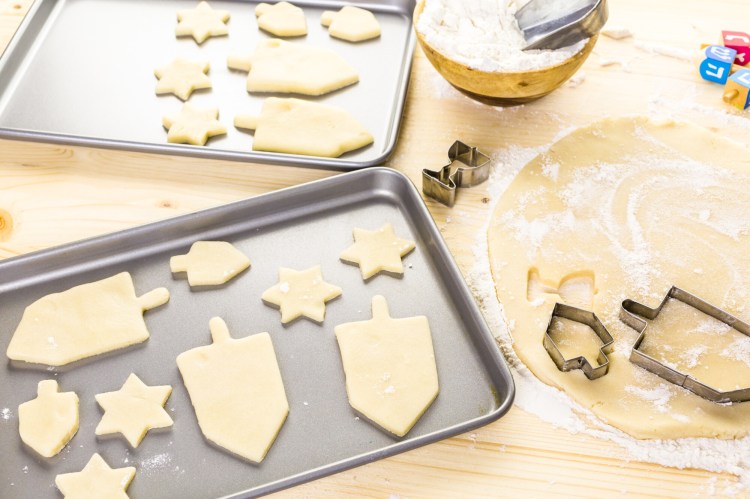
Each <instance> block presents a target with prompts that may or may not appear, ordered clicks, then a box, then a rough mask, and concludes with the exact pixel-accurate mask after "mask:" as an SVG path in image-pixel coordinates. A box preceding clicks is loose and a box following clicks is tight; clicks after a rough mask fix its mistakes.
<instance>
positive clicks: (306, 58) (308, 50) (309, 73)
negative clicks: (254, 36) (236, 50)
mask: <svg viewBox="0 0 750 499" xmlns="http://www.w3.org/2000/svg"><path fill="white" fill-rule="evenodd" d="M227 66H229V67H230V68H231V69H237V70H240V71H247V72H248V75H247V91H248V92H280V93H296V94H304V95H323V94H327V93H329V92H333V91H334V90H338V89H340V88H343V87H346V86H349V85H352V84H354V83H357V82H358V81H359V74H358V73H357V71H356V70H355V69H354V68H353V67H352V66H351V65H350V64H349V63H348V62H346V61H345V60H344V59H343V58H342V57H341V56H340V55H338V54H337V53H336V52H334V51H332V50H329V49H326V48H321V47H314V46H310V45H304V44H302V43H291V42H285V41H284V40H277V39H271V40H262V41H261V42H260V43H258V47H257V48H256V50H255V52H254V53H252V54H249V55H243V54H234V55H230V56H229V57H228V58H227Z"/></svg>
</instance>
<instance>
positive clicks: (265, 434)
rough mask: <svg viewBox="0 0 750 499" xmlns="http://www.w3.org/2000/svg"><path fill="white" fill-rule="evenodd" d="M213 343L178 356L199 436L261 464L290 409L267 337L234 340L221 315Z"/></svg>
mask: <svg viewBox="0 0 750 499" xmlns="http://www.w3.org/2000/svg"><path fill="white" fill-rule="evenodd" d="M209 328H210V329H211V338H212V339H213V343H212V344H211V345H206V346H202V347H196V348H193V349H192V350H188V351H187V352H183V353H181V354H180V355H178V356H177V368H178V369H179V370H180V374H181V375H182V379H183V380H184V382H185V388H187V391H188V394H189V395H190V401H191V402H192V404H193V408H194V409H195V415H196V417H197V418H198V426H200V429H201V431H202V432H203V435H205V436H206V438H207V439H208V440H210V441H211V442H213V443H214V444H216V445H218V446H219V447H222V448H224V449H226V450H228V451H229V452H231V453H232V454H235V455H237V456H240V457H242V458H244V459H247V460H250V461H252V462H254V463H260V462H261V461H263V458H265V456H266V453H268V450H269V449H270V448H271V445H273V442H274V440H276V436H277V435H278V434H279V431H280V430H281V427H282V426H283V425H284V421H286V417H287V415H288V414H289V402H288V401H287V398H286V391H285V390H284V383H283V381H282V379H281V371H280V370H279V364H278V362H277V361H276V353H275V351H274V349H273V343H272V341H271V336H270V335H269V334H268V333H258V334H253V335H251V336H246V337H244V338H239V339H235V338H232V337H231V336H230V334H229V329H228V328H227V325H226V323H225V322H224V320H223V319H221V318H220V317H214V318H212V319H211V321H210V322H209Z"/></svg>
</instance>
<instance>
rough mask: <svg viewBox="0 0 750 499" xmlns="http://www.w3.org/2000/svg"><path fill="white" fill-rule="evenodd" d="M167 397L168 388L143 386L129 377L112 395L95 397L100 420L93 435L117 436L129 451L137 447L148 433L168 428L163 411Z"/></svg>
mask: <svg viewBox="0 0 750 499" xmlns="http://www.w3.org/2000/svg"><path fill="white" fill-rule="evenodd" d="M171 393H172V387H171V386H169V385H164V386H147V385H145V384H144V383H143V381H141V379H140V378H139V377H138V376H136V375H135V374H133V373H131V374H130V376H128V379H127V380H126V381H125V384H123V385H122V388H120V389H119V390H117V391H116V392H107V393H99V394H97V395H96V401H97V403H98V404H99V405H100V406H101V408H102V409H104V416H102V420H101V421H99V424H98V425H97V427H96V430H95V433H96V434H97V435H111V434H112V433H121V434H122V436H123V437H125V440H127V441H128V443H129V444H130V445H131V446H132V447H138V445H140V443H141V441H142V440H143V437H145V436H146V433H147V432H148V431H149V430H151V429H154V428H166V427H168V426H172V424H173V421H172V418H170V417H169V414H167V411H165V410H164V404H166V403H167V399H168V398H169V395H170V394H171Z"/></svg>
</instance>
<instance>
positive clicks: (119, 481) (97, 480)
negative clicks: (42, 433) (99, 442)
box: [55, 454, 135, 499]
mask: <svg viewBox="0 0 750 499" xmlns="http://www.w3.org/2000/svg"><path fill="white" fill-rule="evenodd" d="M133 477H135V468H133V467H132V466H128V467H126V468H110V467H109V465H108V464H107V462H106V461H105V460H104V459H102V456H100V455H99V454H94V455H93V456H91V459H89V462H88V464H86V466H85V467H84V468H83V469H82V470H81V471H78V472H76V473H64V474H62V475H57V476H56V477H55V485H57V488H58V489H60V492H62V495H63V497H64V498H65V499H84V498H85V499H89V498H92V499H93V498H97V499H98V498H117V499H127V498H128V495H127V493H126V492H125V491H126V490H128V486H129V485H130V482H132V481H133Z"/></svg>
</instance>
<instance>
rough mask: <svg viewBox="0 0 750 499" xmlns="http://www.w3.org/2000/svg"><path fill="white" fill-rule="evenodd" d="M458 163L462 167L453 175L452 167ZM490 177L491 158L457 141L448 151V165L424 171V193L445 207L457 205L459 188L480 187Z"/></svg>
mask: <svg viewBox="0 0 750 499" xmlns="http://www.w3.org/2000/svg"><path fill="white" fill-rule="evenodd" d="M456 161H458V162H460V163H463V164H464V165H466V166H461V167H459V168H458V169H456V171H455V172H454V173H453V174H451V166H452V165H453V163H455V162H456ZM489 176H490V157H489V156H487V155H486V154H484V153H482V152H480V151H479V150H478V149H477V148H476V147H472V146H470V145H467V144H464V143H463V142H461V141H460V140H457V141H455V142H454V143H453V145H452V146H451V147H450V149H448V164H447V165H445V166H444V167H442V168H441V169H440V170H428V169H427V168H425V169H424V170H422V192H424V194H425V195H426V196H429V197H431V198H433V199H435V200H437V201H440V202H441V203H443V204H444V205H446V206H448V207H451V206H453V205H454V204H455V203H456V190H457V189H458V188H459V187H473V186H475V185H479V184H481V183H482V182H484V181H485V180H487V178H488V177H489Z"/></svg>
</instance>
